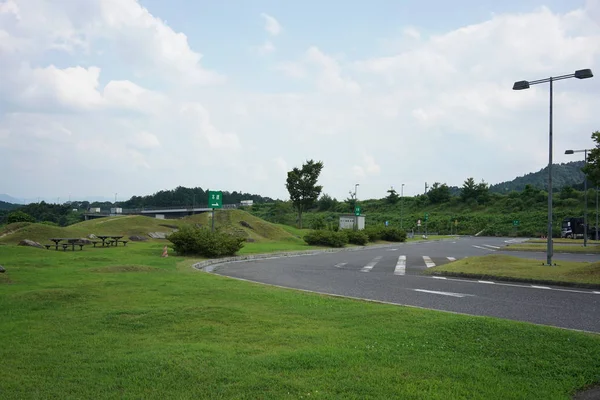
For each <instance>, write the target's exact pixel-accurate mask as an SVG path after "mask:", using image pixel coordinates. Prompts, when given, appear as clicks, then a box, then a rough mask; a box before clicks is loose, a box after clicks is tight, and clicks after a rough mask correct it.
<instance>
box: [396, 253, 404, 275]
mask: <svg viewBox="0 0 600 400" xmlns="http://www.w3.org/2000/svg"><path fill="white" fill-rule="evenodd" d="M405 273H406V256H400V257H398V262H397V263H396V269H395V270H394V275H404V274H405Z"/></svg>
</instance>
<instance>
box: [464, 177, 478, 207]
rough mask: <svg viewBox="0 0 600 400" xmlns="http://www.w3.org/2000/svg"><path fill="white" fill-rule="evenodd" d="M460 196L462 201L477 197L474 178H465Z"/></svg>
mask: <svg viewBox="0 0 600 400" xmlns="http://www.w3.org/2000/svg"><path fill="white" fill-rule="evenodd" d="M460 198H461V199H462V201H464V202H467V201H469V200H471V199H477V184H476V183H475V179H474V178H467V180H466V181H465V182H464V183H463V187H462V190H461V192H460Z"/></svg>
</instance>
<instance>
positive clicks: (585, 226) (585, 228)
mask: <svg viewBox="0 0 600 400" xmlns="http://www.w3.org/2000/svg"><path fill="white" fill-rule="evenodd" d="M588 151H590V149H583V150H565V154H575V153H583V163H584V165H586V164H587V153H588ZM583 190H584V191H585V197H584V198H585V200H584V202H585V208H584V211H583V247H586V246H587V240H588V217H587V214H588V200H587V192H588V190H587V176H586V177H585V179H584V181H583Z"/></svg>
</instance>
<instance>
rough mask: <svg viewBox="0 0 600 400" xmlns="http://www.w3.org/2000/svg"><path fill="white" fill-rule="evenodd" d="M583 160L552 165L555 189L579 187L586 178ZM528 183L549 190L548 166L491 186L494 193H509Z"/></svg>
mask: <svg viewBox="0 0 600 400" xmlns="http://www.w3.org/2000/svg"><path fill="white" fill-rule="evenodd" d="M583 166H584V162H583V161H572V162H569V163H565V164H554V165H553V166H552V188H553V191H559V190H560V189H561V188H563V187H564V186H575V187H579V185H581V183H582V182H583V179H584V176H585V175H584V173H583V172H582V171H581V168H583ZM526 185H531V186H533V187H536V188H538V189H543V190H548V167H546V168H542V169H540V170H539V171H537V172H531V173H529V174H526V175H523V176H519V177H517V178H515V179H513V180H512V181H507V182H500V183H497V184H495V185H491V186H490V192H492V193H507V192H511V191H513V190H515V191H517V192H520V191H522V190H524V189H525V186H526Z"/></svg>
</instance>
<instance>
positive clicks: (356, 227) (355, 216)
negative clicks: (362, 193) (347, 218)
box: [354, 183, 359, 230]
mask: <svg viewBox="0 0 600 400" xmlns="http://www.w3.org/2000/svg"><path fill="white" fill-rule="evenodd" d="M358 186H359V184H358V183H355V184H354V229H355V230H356V229H358V215H357V214H356V206H357V205H358V197H356V189H357V188H358Z"/></svg>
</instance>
